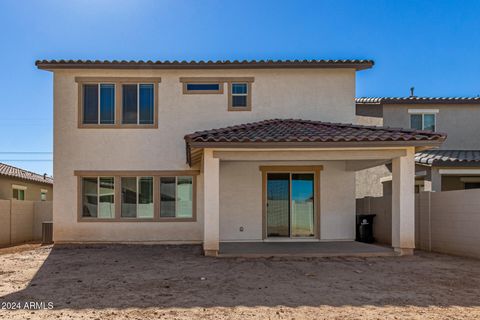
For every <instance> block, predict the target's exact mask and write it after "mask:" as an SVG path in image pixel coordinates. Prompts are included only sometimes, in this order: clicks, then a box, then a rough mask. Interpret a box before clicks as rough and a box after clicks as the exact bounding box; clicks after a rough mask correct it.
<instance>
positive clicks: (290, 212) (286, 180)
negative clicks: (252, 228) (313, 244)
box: [266, 173, 315, 237]
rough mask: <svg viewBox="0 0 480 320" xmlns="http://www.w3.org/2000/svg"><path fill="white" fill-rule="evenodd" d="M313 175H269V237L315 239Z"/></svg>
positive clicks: (267, 202)
mask: <svg viewBox="0 0 480 320" xmlns="http://www.w3.org/2000/svg"><path fill="white" fill-rule="evenodd" d="M314 181H315V176H314V174H313V173H267V199H266V200H267V201H266V205H267V210H266V211H267V237H313V236H314V235H315V231H314V230H315V228H314V215H315V203H314V198H315V190H314Z"/></svg>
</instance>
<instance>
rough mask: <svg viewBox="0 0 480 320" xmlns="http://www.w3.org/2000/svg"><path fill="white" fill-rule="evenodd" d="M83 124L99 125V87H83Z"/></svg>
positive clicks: (91, 85) (95, 85) (89, 85)
mask: <svg viewBox="0 0 480 320" xmlns="http://www.w3.org/2000/svg"><path fill="white" fill-rule="evenodd" d="M83 123H84V124H97V123H98V85H97V84H85V85H83Z"/></svg>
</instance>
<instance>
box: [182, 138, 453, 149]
mask: <svg viewBox="0 0 480 320" xmlns="http://www.w3.org/2000/svg"><path fill="white" fill-rule="evenodd" d="M443 141H444V139H438V140H423V141H351V142H349V141H338V142H335V141H333V142H194V141H187V144H188V146H189V147H190V148H273V149H275V148H315V147H317V148H339V147H340V148H341V147H344V148H356V147H362V148H363V147H365V148H366V147H426V148H428V149H430V148H434V147H439V146H440V145H441V144H442V143H443Z"/></svg>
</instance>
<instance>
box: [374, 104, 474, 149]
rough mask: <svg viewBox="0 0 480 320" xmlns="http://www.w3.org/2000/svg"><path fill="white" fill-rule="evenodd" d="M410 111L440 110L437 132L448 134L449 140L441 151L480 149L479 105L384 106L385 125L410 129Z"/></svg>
mask: <svg viewBox="0 0 480 320" xmlns="http://www.w3.org/2000/svg"><path fill="white" fill-rule="evenodd" d="M409 109H438V110H439V112H438V113H437V115H436V121H437V127H436V131H438V132H446V133H447V134H448V138H447V140H446V141H445V142H444V143H443V144H442V146H441V147H440V149H453V150H466V149H480V139H478V138H477V137H478V136H480V126H479V125H478V119H479V118H480V106H478V105H460V104H457V105H446V104H421V105H419V104H415V105H388V104H387V105H384V106H383V117H384V124H385V126H388V127H402V128H410V116H409V113H408V110H409Z"/></svg>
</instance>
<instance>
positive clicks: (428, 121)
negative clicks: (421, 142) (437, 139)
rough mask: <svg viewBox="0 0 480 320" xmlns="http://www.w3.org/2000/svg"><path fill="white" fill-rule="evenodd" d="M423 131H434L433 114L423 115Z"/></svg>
mask: <svg viewBox="0 0 480 320" xmlns="http://www.w3.org/2000/svg"><path fill="white" fill-rule="evenodd" d="M423 130H430V131H435V115H434V114H424V115H423Z"/></svg>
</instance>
